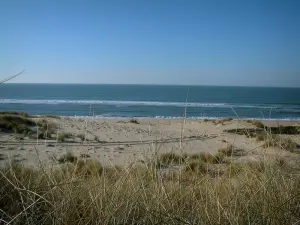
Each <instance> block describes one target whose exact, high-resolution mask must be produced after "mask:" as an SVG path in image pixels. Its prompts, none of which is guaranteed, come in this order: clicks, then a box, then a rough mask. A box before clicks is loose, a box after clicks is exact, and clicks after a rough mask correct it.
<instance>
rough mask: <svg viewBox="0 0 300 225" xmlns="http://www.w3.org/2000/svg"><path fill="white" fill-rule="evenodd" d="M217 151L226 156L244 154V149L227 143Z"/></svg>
mask: <svg viewBox="0 0 300 225" xmlns="http://www.w3.org/2000/svg"><path fill="white" fill-rule="evenodd" d="M218 153H222V154H224V155H226V156H242V155H244V150H243V149H240V148H236V147H235V146H234V145H231V144H229V145H227V147H226V148H221V149H219V150H218Z"/></svg>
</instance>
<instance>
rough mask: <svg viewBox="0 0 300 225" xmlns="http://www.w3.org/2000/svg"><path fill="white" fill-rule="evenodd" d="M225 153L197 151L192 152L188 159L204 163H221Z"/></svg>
mask: <svg viewBox="0 0 300 225" xmlns="http://www.w3.org/2000/svg"><path fill="white" fill-rule="evenodd" d="M224 157H225V155H224V154H222V153H217V154H216V155H212V154H208V153H199V154H193V155H190V156H189V160H191V161H195V160H197V161H201V162H204V163H211V164H217V163H222V162H223V161H224Z"/></svg>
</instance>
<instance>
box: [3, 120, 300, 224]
mask: <svg viewBox="0 0 300 225" xmlns="http://www.w3.org/2000/svg"><path fill="white" fill-rule="evenodd" d="M13 116H17V117H20V116H18V115H13ZM14 119H15V118H14ZM18 119H19V118H17V120H18ZM20 121H21V122H22V123H23V124H24V123H25V124H27V123H28V124H29V125H31V122H28V120H23V118H21V119H20ZM26 121H27V122H26ZM29 121H31V120H29ZM39 126H40V127H41V128H44V129H45V128H46V127H47V128H49V125H47V126H45V125H43V124H40V125H39ZM60 135H61V136H60ZM70 137H73V136H72V135H71V134H68V133H61V134H59V136H58V141H64V140H65V138H70ZM271 137H272V139H271ZM274 137H276V138H279V137H278V136H273V135H266V136H264V138H263V139H262V141H265V142H266V143H267V141H268V143H269V144H272V145H271V146H275V145H276V146H281V147H282V148H284V149H292V148H291V146H292V147H293V146H294V144H292V143H293V142H292V141H291V140H290V139H285V140H286V143H285V144H283V142H282V137H280V138H279V139H276V138H275V139H276V141H275V142H274V141H272V140H273V139H274ZM243 154H244V150H242V149H238V148H236V147H235V146H233V145H228V146H226V148H223V149H219V150H218V151H217V153H216V154H214V155H213V154H205V153H198V154H193V155H186V154H176V153H174V152H171V153H165V154H161V155H159V156H156V157H155V159H151V160H153V161H155V160H156V161H157V162H155V163H153V161H151V160H150V162H151V163H147V162H145V165H142V166H141V165H140V164H137V165H134V164H132V165H130V166H128V167H125V168H120V167H116V166H112V167H104V166H103V165H102V164H101V163H100V162H98V161H95V160H93V159H89V157H88V156H87V155H81V156H80V157H78V156H75V155H73V154H72V153H71V152H68V153H67V154H65V155H62V156H61V157H60V158H58V159H57V162H58V163H57V165H54V166H52V167H50V168H45V167H43V166H42V165H39V167H35V168H31V167H26V166H24V165H22V164H16V163H12V164H8V165H7V166H6V167H4V168H0V224H26V225H32V224H298V223H299V221H300V192H299V190H300V168H299V165H300V163H295V165H290V164H289V163H287V161H286V160H284V159H283V158H275V159H273V160H272V159H270V157H261V161H259V162H247V163H234V162H227V161H226V158H228V157H231V156H234V157H239V156H242V155H243ZM295 160H296V159H295ZM160 163H163V164H167V165H168V166H169V168H161V167H157V166H156V165H157V164H160ZM172 166H173V167H172ZM174 168H176V170H175V169H174Z"/></svg>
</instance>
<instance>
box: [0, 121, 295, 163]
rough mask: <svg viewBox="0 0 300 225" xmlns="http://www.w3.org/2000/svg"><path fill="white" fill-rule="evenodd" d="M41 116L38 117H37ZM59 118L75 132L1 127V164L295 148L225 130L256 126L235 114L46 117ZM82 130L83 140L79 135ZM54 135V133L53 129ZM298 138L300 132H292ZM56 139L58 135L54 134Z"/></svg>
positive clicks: (249, 157) (255, 154)
mask: <svg viewBox="0 0 300 225" xmlns="http://www.w3.org/2000/svg"><path fill="white" fill-rule="evenodd" d="M40 119H41V118H34V120H36V121H38V120H40ZM45 119H46V120H47V121H48V122H49V123H53V124H56V125H57V127H58V129H57V130H56V133H57V135H59V133H70V134H71V136H72V138H66V139H65V140H64V141H63V142H58V141H57V140H39V139H37V138H36V139H33V138H32V139H28V138H26V137H25V138H24V139H23V140H18V137H17V136H16V135H14V134H11V133H4V132H1V133H0V159H1V160H0V166H1V165H2V166H3V165H5V164H6V163H8V161H12V160H13V161H17V162H22V163H23V164H25V165H31V166H37V165H44V166H45V165H46V166H53V165H55V164H57V159H58V158H59V157H61V156H62V155H64V154H66V153H67V152H72V153H73V154H74V155H76V156H78V157H83V158H86V157H88V158H90V159H95V160H98V161H100V162H101V163H102V164H103V165H108V166H109V165H119V166H125V167H126V166H128V165H132V163H137V164H138V163H141V162H143V161H145V160H146V159H149V158H151V157H154V156H155V155H159V154H163V153H169V152H175V153H179V154H180V153H186V154H198V153H208V154H215V153H216V152H217V150H218V149H220V148H224V147H226V146H227V145H228V144H232V145H234V146H235V147H236V148H239V149H243V150H244V152H246V153H247V154H245V155H244V156H241V157H239V158H238V159H236V160H237V161H241V162H243V161H257V160H259V159H260V158H261V157H262V155H265V154H266V153H267V154H268V155H273V154H281V155H282V156H285V157H290V156H291V157H292V154H293V153H290V152H287V151H280V150H278V151H277V150H276V148H272V149H271V148H270V149H265V148H263V147H262V144H263V143H262V142H258V141H256V138H248V137H246V136H245V135H237V134H234V133H231V134H230V133H227V132H224V131H225V130H226V129H237V128H255V126H254V125H253V124H251V123H250V122H246V121H242V120H231V121H224V122H223V123H218V122H215V121H202V120H185V121H184V120H159V119H152V120H140V121H139V124H136V123H132V122H130V121H128V120H93V119H77V118H45ZM264 123H265V124H266V125H268V126H277V125H278V124H279V125H300V124H299V123H295V122H280V123H277V122H276V121H272V122H270V121H268V122H264ZM77 135H81V136H82V137H84V138H85V140H83V141H82V140H81V139H80V138H78V137H77ZM54 136H55V134H54ZM290 136H291V138H292V139H293V140H294V141H295V142H297V143H300V139H299V135H290ZM54 139H55V138H54Z"/></svg>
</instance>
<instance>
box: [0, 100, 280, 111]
mask: <svg viewBox="0 0 300 225" xmlns="http://www.w3.org/2000/svg"><path fill="white" fill-rule="evenodd" d="M0 104H44V105H47V104H52V105H56V104H77V105H114V106H118V107H120V106H165V107H199V108H200V107H202V108H230V107H234V108H259V109H276V108H278V107H279V106H277V105H262V104H258V105H247V104H230V103H206V102H187V103H186V102H159V101H112V100H41V99H29V100H23V99H0Z"/></svg>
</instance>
